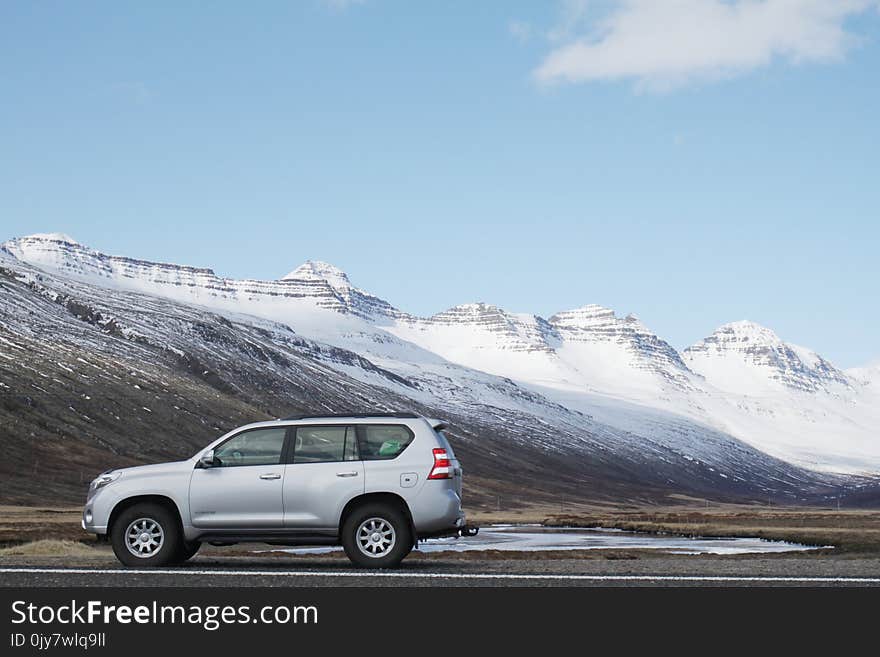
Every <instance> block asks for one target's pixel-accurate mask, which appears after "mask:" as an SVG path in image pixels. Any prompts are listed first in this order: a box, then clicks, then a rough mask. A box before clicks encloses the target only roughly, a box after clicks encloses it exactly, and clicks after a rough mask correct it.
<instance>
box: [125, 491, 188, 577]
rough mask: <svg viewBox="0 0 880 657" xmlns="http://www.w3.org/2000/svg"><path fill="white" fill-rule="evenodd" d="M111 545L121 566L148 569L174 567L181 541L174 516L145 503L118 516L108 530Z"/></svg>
mask: <svg viewBox="0 0 880 657" xmlns="http://www.w3.org/2000/svg"><path fill="white" fill-rule="evenodd" d="M110 542H111V543H112V544H113V553H114V554H115V555H116V558H117V559H119V561H121V562H122V563H123V564H124V565H126V566H134V567H138V566H142V567H143V566H146V567H151V566H166V565H168V564H170V563H174V562H175V561H176V560H177V558H178V556H179V555H180V554H181V544H182V543H183V540H182V536H181V531H180V523H179V522H178V519H177V517H176V516H175V515H174V514H173V513H171V512H170V511H169V510H168V509H166V508H165V507H163V506H160V505H158V504H150V503H144V504H135V505H134V506H132V507H131V508H129V509H126V510H125V511H123V512H122V513H121V514H119V517H118V518H116V521H115V522H114V523H113V527H112V528H111V529H110ZM193 554H194V553H193ZM190 556H192V555H190ZM187 558H188V557H187Z"/></svg>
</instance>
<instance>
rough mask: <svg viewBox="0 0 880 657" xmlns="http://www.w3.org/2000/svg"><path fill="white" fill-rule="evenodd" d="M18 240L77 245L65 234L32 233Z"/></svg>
mask: <svg viewBox="0 0 880 657" xmlns="http://www.w3.org/2000/svg"><path fill="white" fill-rule="evenodd" d="M17 239H19V240H35V241H43V242H64V243H65V244H79V242H77V241H76V240H75V239H73V238H72V237H71V236H70V235H67V234H66V233H34V234H33V235H24V236H22V237H19V238H17Z"/></svg>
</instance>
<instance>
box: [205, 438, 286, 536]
mask: <svg viewBox="0 0 880 657" xmlns="http://www.w3.org/2000/svg"><path fill="white" fill-rule="evenodd" d="M286 433H287V428H286V427H269V428H258V429H248V430H246V431H242V432H241V433H238V434H236V435H234V436H232V437H231V438H230V439H228V440H227V441H225V442H224V443H222V444H220V445H218V446H217V447H215V448H214V465H213V466H211V467H196V468H195V469H194V470H193V474H192V478H191V479H190V486H189V508H190V517H191V522H192V525H193V526H194V527H199V528H209V529H218V530H219V529H261V528H272V527H277V528H280V527H282V526H283V522H284V507H283V501H282V491H283V486H284V465H283V463H282V454H283V453H284V446H285V440H286Z"/></svg>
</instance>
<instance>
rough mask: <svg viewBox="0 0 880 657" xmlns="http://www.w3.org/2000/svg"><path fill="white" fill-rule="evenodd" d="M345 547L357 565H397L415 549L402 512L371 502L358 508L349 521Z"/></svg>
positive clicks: (383, 566) (376, 566) (344, 529)
mask: <svg viewBox="0 0 880 657" xmlns="http://www.w3.org/2000/svg"><path fill="white" fill-rule="evenodd" d="M342 547H343V549H344V550H345V554H346V556H348V558H349V559H350V560H351V562H352V563H353V564H354V565H356V566H360V567H361V568H394V567H395V566H397V565H399V564H400V562H401V561H403V559H404V557H406V555H408V554H409V553H410V551H411V550H412V534H411V532H410V527H409V523H408V522H407V520H406V518H405V517H404V515H403V514H402V513H401V512H400V511H398V510H397V509H394V508H393V507H390V506H385V505H377V504H370V505H367V506H364V507H361V508H359V509H355V510H354V512H352V514H351V515H350V516H348V518H347V519H346V520H345V523H344V524H343V527H342Z"/></svg>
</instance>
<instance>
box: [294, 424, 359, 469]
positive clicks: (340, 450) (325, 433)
mask: <svg viewBox="0 0 880 657" xmlns="http://www.w3.org/2000/svg"><path fill="white" fill-rule="evenodd" d="M358 459H359V456H358V445H357V437H356V435H355V429H354V427H297V428H296V440H295V441H294V446H293V462H294V463H332V462H335V461H357V460H358Z"/></svg>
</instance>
